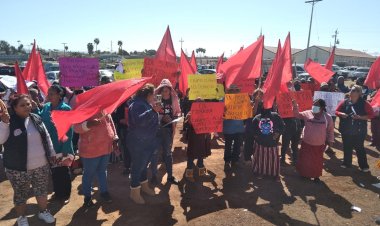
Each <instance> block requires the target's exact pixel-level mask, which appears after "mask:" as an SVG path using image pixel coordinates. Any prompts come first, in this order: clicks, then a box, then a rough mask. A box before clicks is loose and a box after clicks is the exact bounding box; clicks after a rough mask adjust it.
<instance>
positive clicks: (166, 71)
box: [143, 58, 178, 86]
mask: <svg viewBox="0 0 380 226" xmlns="http://www.w3.org/2000/svg"><path fill="white" fill-rule="evenodd" d="M177 71H178V65H177V63H171V62H165V61H161V60H156V59H153V58H145V59H144V70H143V77H152V80H150V81H149V82H150V83H152V84H153V85H155V86H158V85H160V83H161V81H162V79H164V78H166V79H169V80H170V82H171V83H172V85H173V86H174V84H175V83H176V75H177Z"/></svg>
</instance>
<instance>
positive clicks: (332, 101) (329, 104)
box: [314, 91, 344, 116]
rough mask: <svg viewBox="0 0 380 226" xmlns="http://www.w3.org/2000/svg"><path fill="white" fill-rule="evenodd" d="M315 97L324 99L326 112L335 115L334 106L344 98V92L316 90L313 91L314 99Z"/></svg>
mask: <svg viewBox="0 0 380 226" xmlns="http://www.w3.org/2000/svg"><path fill="white" fill-rule="evenodd" d="M317 99H322V100H324V101H325V102H326V110H327V113H329V114H330V115H332V116H335V111H336V108H337V107H338V105H339V103H340V102H342V101H343V100H344V93H338V92H322V91H316V92H315V93H314V100H317Z"/></svg>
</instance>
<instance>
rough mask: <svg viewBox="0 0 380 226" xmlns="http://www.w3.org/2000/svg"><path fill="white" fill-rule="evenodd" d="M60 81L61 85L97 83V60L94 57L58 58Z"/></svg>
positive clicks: (76, 85) (77, 85) (79, 85)
mask: <svg viewBox="0 0 380 226" xmlns="http://www.w3.org/2000/svg"><path fill="white" fill-rule="evenodd" d="M59 69H60V74H61V76H60V82H61V84H62V85H63V86H68V87H81V86H97V85H99V60H98V59H96V58H71V57H61V58H59Z"/></svg>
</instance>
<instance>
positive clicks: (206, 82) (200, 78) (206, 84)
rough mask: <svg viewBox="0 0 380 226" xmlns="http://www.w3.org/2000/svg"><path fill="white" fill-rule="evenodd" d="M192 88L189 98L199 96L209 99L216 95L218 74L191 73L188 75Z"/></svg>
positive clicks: (193, 98)
mask: <svg viewBox="0 0 380 226" xmlns="http://www.w3.org/2000/svg"><path fill="white" fill-rule="evenodd" d="M187 79H188V84H189V88H190V93H189V100H195V99H197V98H198V97H200V98H202V99H204V100H207V99H215V97H216V75H215V74H210V75H189V76H187Z"/></svg>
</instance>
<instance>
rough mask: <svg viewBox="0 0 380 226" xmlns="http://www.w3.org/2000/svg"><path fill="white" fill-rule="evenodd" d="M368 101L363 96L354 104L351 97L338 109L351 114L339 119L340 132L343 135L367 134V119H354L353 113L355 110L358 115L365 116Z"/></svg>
mask: <svg viewBox="0 0 380 226" xmlns="http://www.w3.org/2000/svg"><path fill="white" fill-rule="evenodd" d="M365 104H366V101H365V100H364V99H362V98H360V99H359V100H358V102H356V103H355V104H353V103H352V102H351V101H350V100H349V99H346V100H344V103H343V104H342V105H340V106H339V107H338V109H336V110H337V111H339V112H343V113H346V114H347V115H349V117H347V118H340V120H339V132H340V133H341V134H342V135H351V136H355V135H360V136H366V135H367V121H366V120H354V119H352V117H351V115H352V114H354V112H353V110H352V109H354V111H355V113H356V114H357V115H360V116H363V115H367V112H366V110H365Z"/></svg>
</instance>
